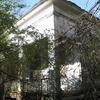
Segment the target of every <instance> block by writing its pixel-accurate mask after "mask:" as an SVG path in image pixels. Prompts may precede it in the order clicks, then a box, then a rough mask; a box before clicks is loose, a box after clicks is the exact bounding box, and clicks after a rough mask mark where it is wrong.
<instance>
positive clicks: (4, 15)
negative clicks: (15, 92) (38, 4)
mask: <svg viewBox="0 0 100 100" xmlns="http://www.w3.org/2000/svg"><path fill="white" fill-rule="evenodd" d="M20 7H21V4H20V2H18V1H12V0H0V74H1V76H0V93H1V94H2V95H0V96H1V97H0V98H1V99H2V100H3V99H4V83H5V81H8V80H9V79H10V78H11V77H15V76H13V74H12V72H15V70H16V68H14V66H15V67H18V62H19V57H18V55H19V50H18V47H17V46H16V45H15V44H14V43H11V42H10V40H9V36H10V34H13V33H16V34H17V31H15V30H16V28H15V26H14V24H15V22H16V20H17V16H16V14H15V13H16V12H14V11H16V9H19V8H20ZM14 74H15V73H14ZM8 77H10V78H8ZM7 78H8V79H7Z"/></svg>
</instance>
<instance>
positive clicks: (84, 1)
mask: <svg viewBox="0 0 100 100" xmlns="http://www.w3.org/2000/svg"><path fill="white" fill-rule="evenodd" d="M22 1H23V3H24V4H25V5H26V7H25V8H24V9H23V11H24V12H26V11H27V10H29V9H30V8H31V7H32V6H33V5H34V4H35V3H37V2H38V1H39V0H22ZM69 1H72V2H74V3H75V4H77V5H78V6H80V7H81V8H82V9H85V10H87V11H89V10H90V8H91V7H92V6H93V5H94V4H95V3H96V2H97V0H69Z"/></svg>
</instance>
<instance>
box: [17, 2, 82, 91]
mask: <svg viewBox="0 0 100 100" xmlns="http://www.w3.org/2000/svg"><path fill="white" fill-rule="evenodd" d="M82 12H83V11H82V9H81V8H80V7H78V6H77V5H75V4H74V3H72V2H70V1H67V0H40V1H39V2H38V3H37V4H35V5H34V6H33V7H32V9H31V10H30V11H28V12H27V13H26V14H25V15H24V16H23V17H22V18H21V19H20V20H19V21H18V22H17V24H16V25H17V26H18V28H19V29H20V30H22V29H25V28H27V27H28V26H33V27H35V29H36V30H37V31H38V32H40V33H42V34H43V35H44V36H45V35H46V34H48V36H49V40H50V41H53V40H56V39H58V38H59V37H61V36H63V35H66V36H67V37H70V38H71V37H73V35H74V34H75V30H74V28H73V29H71V27H73V26H74V25H75V20H76V19H77V18H78V16H80V15H81V14H82ZM28 40H30V41H31V38H28ZM58 44H59V43H58ZM58 44H56V43H54V47H56V46H57V45H58ZM59 49H60V48H59ZM66 50H67V48H66ZM55 53H56V52H55V51H54V50H52V53H50V52H48V55H49V56H50V57H55ZM73 54H74V59H71V58H70V59H71V60H70V63H67V61H65V62H66V63H64V64H63V63H62V65H61V67H60V72H61V76H60V86H61V90H62V91H63V90H66V91H69V90H71V88H73V89H75V87H76V84H78V82H79V81H81V77H80V75H81V63H80V60H79V53H78V52H77V51H76V50H75V51H74V53H73ZM51 55H52V56H51ZM62 55H64V53H62ZM60 56H61V55H60ZM57 59H60V57H59V58H57ZM63 60H65V59H64V58H63ZM56 67H57V66H56ZM28 70H30V69H29V68H28ZM52 70H55V68H54V66H53V67H52V66H47V68H44V69H42V70H41V74H42V75H43V76H44V77H43V79H44V78H45V79H47V78H48V73H49V71H52ZM35 72H36V70H35ZM33 73H34V70H33ZM37 73H38V71H37ZM53 75H54V74H53ZM45 76H47V77H45ZM43 79H42V81H43V86H42V87H43V88H44V91H45V88H46V89H47V84H46V83H47V82H46V81H48V80H43ZM53 80H54V79H53ZM49 84H50V82H49ZM54 84H56V83H55V82H54ZM51 88H54V87H51ZM51 90H52V89H51ZM51 92H52V91H51ZM56 92H57V91H56Z"/></svg>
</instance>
